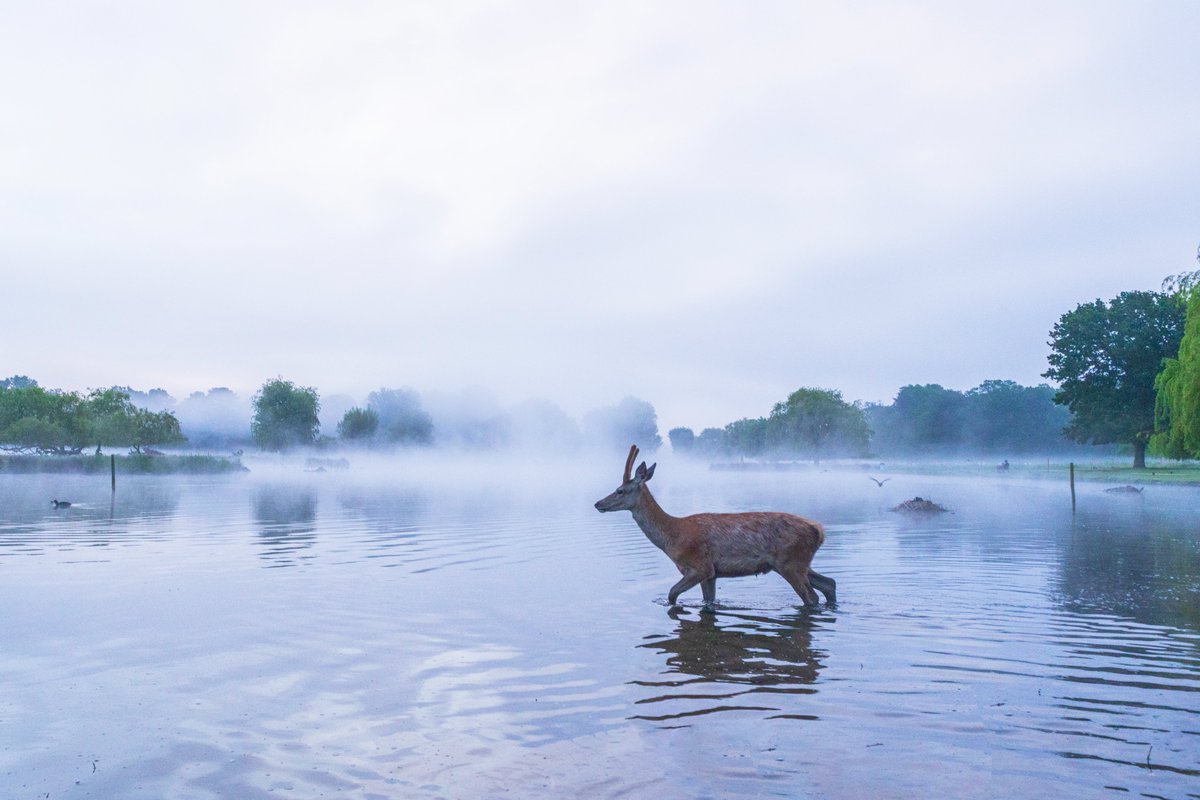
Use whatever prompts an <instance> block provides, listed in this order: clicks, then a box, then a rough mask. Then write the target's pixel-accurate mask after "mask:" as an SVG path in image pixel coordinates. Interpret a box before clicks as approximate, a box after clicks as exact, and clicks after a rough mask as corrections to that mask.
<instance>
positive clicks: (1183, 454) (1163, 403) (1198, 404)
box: [1151, 288, 1200, 458]
mask: <svg viewBox="0 0 1200 800" xmlns="http://www.w3.org/2000/svg"><path fill="white" fill-rule="evenodd" d="M1188 295H1189V299H1188V304H1187V318H1186V320H1185V322H1184V328H1183V339H1182V340H1181V341H1180V342H1179V356H1178V357H1177V358H1168V359H1166V360H1165V361H1164V362H1163V368H1162V372H1160V373H1159V374H1158V377H1157V378H1156V379H1155V381H1154V388H1155V390H1156V391H1157V395H1156V398H1155V412H1156V415H1157V422H1158V433H1156V434H1155V435H1154V438H1153V440H1152V442H1151V445H1152V447H1153V449H1154V450H1155V451H1156V452H1158V453H1162V454H1163V455H1165V456H1168V457H1170V458H1200V289H1198V288H1192V289H1191V290H1190V291H1189V292H1188Z"/></svg>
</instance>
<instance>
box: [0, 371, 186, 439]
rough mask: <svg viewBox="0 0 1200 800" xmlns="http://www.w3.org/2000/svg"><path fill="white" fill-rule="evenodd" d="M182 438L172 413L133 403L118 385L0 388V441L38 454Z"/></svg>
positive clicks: (177, 422)
mask: <svg viewBox="0 0 1200 800" xmlns="http://www.w3.org/2000/svg"><path fill="white" fill-rule="evenodd" d="M182 440H183V435H182V433H181V432H180V429H179V421H178V420H176V419H175V417H174V415H173V414H171V413H170V412H167V411H164V412H151V411H147V410H145V409H142V408H137V407H136V406H134V405H133V404H132V403H131V402H130V400H129V395H128V394H126V393H125V392H123V391H121V390H120V389H116V388H113V389H97V390H94V391H92V392H90V393H89V394H88V395H87V397H81V396H80V395H79V394H78V393H76V392H48V391H46V390H44V389H42V388H40V387H38V386H36V385H34V386H28V385H26V386H23V387H21V388H15V389H4V390H0V441H3V442H4V443H5V444H7V445H9V446H11V447H16V448H18V449H24V450H34V451H37V452H42V453H78V452H80V451H81V450H82V449H83V447H85V446H87V445H92V444H94V445H97V446H99V445H116V446H130V447H133V448H134V449H135V450H138V451H140V450H141V449H142V448H143V447H146V446H149V445H154V444H172V443H175V442H179V441H182Z"/></svg>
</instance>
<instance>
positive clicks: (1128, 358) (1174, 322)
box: [1042, 292, 1184, 469]
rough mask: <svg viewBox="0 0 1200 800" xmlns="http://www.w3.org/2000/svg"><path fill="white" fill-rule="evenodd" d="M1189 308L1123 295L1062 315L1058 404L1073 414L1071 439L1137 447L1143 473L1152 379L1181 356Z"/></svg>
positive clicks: (1056, 331)
mask: <svg viewBox="0 0 1200 800" xmlns="http://www.w3.org/2000/svg"><path fill="white" fill-rule="evenodd" d="M1183 322H1184V308H1183V305H1182V304H1181V303H1180V301H1179V299H1178V298H1177V297H1175V296H1172V295H1166V294H1160V293H1158V292H1122V293H1121V294H1120V295H1119V296H1118V297H1116V298H1114V299H1113V300H1111V301H1109V302H1107V303H1106V302H1104V301H1102V300H1096V301H1094V302H1092V303H1085V304H1081V305H1079V306H1077V307H1076V308H1075V309H1074V310H1073V311H1068V312H1067V313H1066V314H1063V315H1062V317H1061V318H1060V319H1059V321H1058V322H1057V323H1056V324H1055V325H1054V328H1053V329H1052V330H1051V332H1050V342H1049V345H1050V348H1051V353H1050V356H1049V357H1048V361H1049V363H1050V368H1049V369H1048V370H1046V372H1044V373H1042V374H1043V375H1044V376H1045V377H1047V378H1050V379H1052V380H1056V381H1058V383H1059V387H1060V388H1059V390H1058V393H1057V394H1056V395H1055V398H1054V399H1055V402H1057V403H1061V404H1063V405H1065V406H1066V407H1067V408H1069V409H1070V410H1071V415H1072V416H1071V424H1070V425H1069V426H1068V427H1067V431H1066V432H1067V436H1068V437H1070V438H1071V439H1074V440H1075V441H1079V442H1091V443H1093V444H1106V443H1110V442H1117V443H1122V444H1130V445H1132V446H1133V465H1134V467H1135V468H1139V469H1144V468H1145V466H1146V446H1147V444H1148V443H1149V441H1150V436H1151V434H1153V432H1154V428H1155V405H1154V401H1155V388H1154V380H1155V376H1157V375H1158V372H1159V368H1160V366H1161V365H1162V363H1163V359H1165V358H1174V357H1175V356H1176V355H1177V354H1178V352H1179V342H1180V339H1181V338H1182V336H1183Z"/></svg>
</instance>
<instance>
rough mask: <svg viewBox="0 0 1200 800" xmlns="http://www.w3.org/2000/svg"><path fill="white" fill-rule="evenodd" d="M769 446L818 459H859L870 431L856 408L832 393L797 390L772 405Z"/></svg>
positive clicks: (836, 392) (769, 419)
mask: <svg viewBox="0 0 1200 800" xmlns="http://www.w3.org/2000/svg"><path fill="white" fill-rule="evenodd" d="M767 440H768V443H769V444H770V445H771V446H774V447H776V448H779V449H781V450H785V451H790V452H793V453H797V454H803V455H808V456H811V457H812V458H814V459H820V458H821V457H822V456H825V455H863V454H865V453H866V452H867V447H868V445H869V444H870V440H871V427H870V425H868V424H867V416H866V414H864V413H863V410H862V408H860V407H859V406H856V405H853V404H851V403H847V402H846V401H845V400H843V399H842V393H841V392H839V391H836V390H833V389H815V388H805V389H797V390H796V391H794V392H792V393H791V394H790V395H788V398H787V400H785V401H783V402H782V403H776V404H775V407H774V408H773V409H772V410H771V415H770V416H769V417H768V418H767Z"/></svg>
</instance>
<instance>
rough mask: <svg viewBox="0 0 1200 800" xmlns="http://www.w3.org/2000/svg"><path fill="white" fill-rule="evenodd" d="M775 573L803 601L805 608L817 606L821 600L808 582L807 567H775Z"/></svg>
mask: <svg viewBox="0 0 1200 800" xmlns="http://www.w3.org/2000/svg"><path fill="white" fill-rule="evenodd" d="M775 571H776V572H778V573H779V574H780V575H782V576H783V579H784V580H786V581H787V582H788V584H790V585H791V587H792V588H793V589H795V590H796V594H798V595H800V599H801V600H803V601H804V604H805V605H806V606H819V605H820V604H821V598H820V597H818V596H817V593H816V591H815V590H814V589H813V587H812V585H811V584H809V582H808V565H807V564H805V565H804V566H803V567H795V566H790V565H789V566H784V565H782V564H781V565H779V566H777V567H775Z"/></svg>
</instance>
